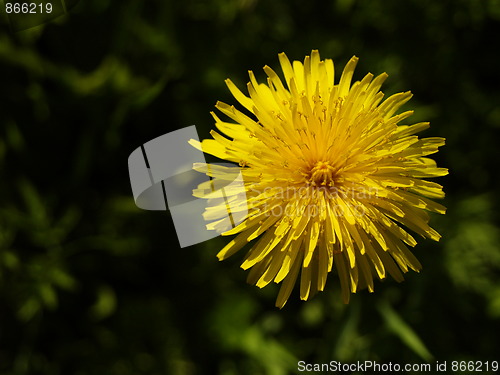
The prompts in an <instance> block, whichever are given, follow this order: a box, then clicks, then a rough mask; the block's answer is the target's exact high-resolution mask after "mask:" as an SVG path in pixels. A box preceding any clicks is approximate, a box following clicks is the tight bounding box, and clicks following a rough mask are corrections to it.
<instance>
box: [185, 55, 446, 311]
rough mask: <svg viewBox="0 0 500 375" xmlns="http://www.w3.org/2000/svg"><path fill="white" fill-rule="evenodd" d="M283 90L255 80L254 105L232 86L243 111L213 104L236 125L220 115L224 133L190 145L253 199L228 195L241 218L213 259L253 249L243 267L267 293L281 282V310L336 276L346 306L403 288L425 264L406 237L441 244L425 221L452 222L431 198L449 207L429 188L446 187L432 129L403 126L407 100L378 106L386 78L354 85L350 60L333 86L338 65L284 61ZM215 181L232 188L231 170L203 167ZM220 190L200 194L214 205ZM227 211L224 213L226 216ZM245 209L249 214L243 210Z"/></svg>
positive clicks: (211, 215) (271, 76)
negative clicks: (381, 284) (379, 287)
mask: <svg viewBox="0 0 500 375" xmlns="http://www.w3.org/2000/svg"><path fill="white" fill-rule="evenodd" d="M279 62H280V64H281V69H282V72H283V77H284V80H282V79H281V78H280V77H279V76H278V74H277V73H276V72H275V71H274V70H272V69H271V68H270V67H268V66H266V67H264V71H265V73H266V74H267V76H268V79H267V83H266V84H263V83H259V82H258V81H257V80H256V78H255V76H254V74H253V73H252V72H250V82H249V83H248V85H247V89H248V96H247V95H245V94H244V93H243V92H242V91H241V90H240V89H239V88H237V87H236V85H234V83H233V82H232V81H231V80H229V79H228V80H226V84H227V86H228V88H229V90H230V91H231V93H232V94H233V96H234V97H235V99H236V100H237V101H238V102H239V103H240V104H241V105H242V106H243V107H244V108H245V110H246V111H247V113H246V114H245V113H243V112H241V111H239V110H238V109H236V108H235V107H233V106H229V105H227V104H224V103H220V102H219V103H217V105H216V108H217V109H218V110H219V111H221V112H222V113H223V114H224V115H226V116H227V117H228V118H229V119H230V122H227V121H223V120H221V119H220V118H219V117H218V116H217V115H215V114H213V117H214V119H215V121H216V123H215V125H216V127H217V129H218V130H219V131H220V133H217V132H215V131H212V132H211V135H212V137H213V139H206V140H203V141H202V142H201V143H197V142H195V141H193V142H192V144H193V146H195V147H197V148H199V149H201V150H202V151H204V152H206V153H208V154H211V155H213V156H216V157H219V158H221V159H225V160H228V161H231V162H235V163H238V164H239V165H240V172H241V175H242V177H243V180H244V189H245V192H246V197H244V198H241V194H239V195H237V194H238V192H237V189H230V188H228V189H224V191H225V197H226V195H227V197H226V198H227V199H229V200H230V203H231V207H236V208H234V210H236V211H238V212H247V214H246V217H245V218H244V220H243V221H241V222H240V223H239V224H238V225H236V226H235V227H234V228H232V229H230V230H228V231H226V232H225V233H223V235H236V237H234V238H233V239H232V240H231V241H230V242H229V243H228V244H227V245H226V246H225V247H224V248H223V249H222V250H221V251H220V252H219V253H218V254H217V256H218V258H219V259H220V260H223V259H226V258H227V257H229V256H231V255H233V254H234V253H236V252H237V251H239V250H241V249H242V248H244V247H245V245H246V244H247V243H249V242H252V241H254V240H255V241H256V242H255V243H254V244H253V246H252V247H250V250H248V253H247V255H246V257H245V260H244V261H243V264H242V268H244V269H249V270H250V272H249V276H248V281H249V282H250V283H252V284H256V285H257V286H258V287H260V288H262V287H264V286H266V285H268V284H269V283H270V282H272V281H274V282H276V283H281V289H280V291H279V294H278V298H277V301H276V305H277V306H278V307H280V308H281V307H283V306H284V305H285V303H286V301H287V300H288V298H289V296H290V294H291V293H292V290H293V288H294V285H295V284H296V282H297V279H300V281H299V289H300V291H299V292H300V298H301V299H303V300H307V299H309V298H310V297H312V296H313V295H314V294H315V293H317V292H318V291H323V290H324V289H325V285H326V281H327V276H328V274H329V273H330V272H336V273H337V274H338V279H339V282H340V288H341V290H342V298H343V300H344V302H345V303H347V302H348V301H349V296H350V294H351V293H355V292H356V291H358V290H359V289H361V288H365V287H366V288H367V289H368V290H369V291H370V292H373V290H374V283H373V278H374V277H378V278H380V279H383V278H385V277H386V274H390V275H391V276H392V277H393V278H394V279H395V280H397V281H401V280H402V279H403V273H404V272H407V271H408V270H409V269H412V270H414V271H417V272H418V271H419V270H420V268H421V265H420V263H419V261H418V260H417V259H416V258H415V256H414V255H413V254H412V252H411V251H410V250H409V249H408V246H411V247H414V246H415V245H416V240H415V239H414V237H413V236H412V235H411V234H410V233H408V230H411V231H413V232H415V233H416V234H419V235H421V236H422V237H425V238H430V239H433V240H435V241H439V238H440V235H439V234H438V233H437V232H436V231H435V230H434V229H432V228H431V227H430V226H429V224H428V222H429V215H428V214H427V211H430V212H436V213H440V214H444V213H445V210H446V209H445V207H443V206H442V205H440V204H438V203H436V202H434V201H432V200H431V199H435V198H443V197H444V193H443V190H442V186H441V185H439V184H437V183H435V182H431V181H427V180H424V178H433V177H439V176H444V175H446V174H447V173H448V171H447V169H445V168H438V167H437V165H436V163H435V162H434V161H433V160H432V159H430V158H428V157H427V156H428V155H431V154H433V153H435V152H437V151H438V148H439V147H440V146H442V145H444V139H443V138H438V137H432V138H423V139H420V138H418V136H417V135H415V134H417V133H419V132H421V131H422V130H425V129H427V128H428V127H429V123H426V122H422V123H418V124H401V123H400V122H402V121H404V120H406V119H407V118H408V117H409V116H411V114H412V113H413V112H412V111H406V112H402V113H400V114H397V112H398V110H399V109H400V108H401V106H402V105H403V104H405V103H406V102H407V101H408V100H410V98H411V96H412V95H411V93H410V92H404V93H398V94H395V95H392V96H390V97H388V98H387V99H385V100H383V97H384V95H383V93H382V92H381V91H380V87H381V85H382V83H383V82H384V81H385V79H386V78H387V74H385V73H383V74H380V75H378V76H377V77H374V76H373V75H372V74H367V75H366V76H365V77H364V78H363V79H362V80H361V81H357V82H354V83H352V80H353V75H354V69H355V67H356V64H357V62H358V58H357V57H353V58H351V59H350V60H349V62H348V63H347V64H346V66H345V68H344V69H343V71H342V74H341V76H340V79H339V81H338V83H335V78H334V75H335V69H334V64H333V61H332V60H330V59H326V60H324V61H322V60H321V59H320V56H319V52H318V51H316V50H313V51H312V53H311V56H306V58H305V60H304V62H303V63H301V62H299V61H293V62H290V61H289V59H288V58H287V56H286V55H285V54H284V53H281V54H280V55H279ZM195 169H197V170H199V171H201V172H204V173H207V174H208V175H209V176H210V177H212V178H213V179H215V180H217V179H220V180H227V181H230V180H231V176H234V171H231V170H230V169H225V167H216V166H213V167H210V166H209V165H201V164H200V165H196V166H195ZM212 182H213V181H209V182H207V183H204V184H201V185H200V186H199V187H198V189H196V190H195V191H194V194H195V195H196V196H198V197H205V198H211V199H212V200H213V201H216V199H215V197H217V194H216V192H214V191H213V189H210V187H211V186H213V185H212ZM217 202H219V203H217V204H215V206H212V207H211V206H210V204H209V208H207V212H206V214H205V218H206V219H207V220H209V221H212V222H211V223H209V224H208V225H207V227H208V228H210V229H217V228H218V225H219V224H218V223H220V222H222V221H223V219H224V215H227V210H226V206H225V205H224V202H222V203H220V202H221V201H220V200H218V201H217ZM223 205H224V206H223ZM245 210H246V211H245Z"/></svg>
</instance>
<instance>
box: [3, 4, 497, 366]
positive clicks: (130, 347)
mask: <svg viewBox="0 0 500 375" xmlns="http://www.w3.org/2000/svg"><path fill="white" fill-rule="evenodd" d="M55 2H56V1H55V0H54V3H55ZM73 3H75V2H74V1H73ZM1 16H2V21H3V26H2V27H1V31H0V85H1V90H0V98H1V101H0V374H2V375H14V374H15V375H22V374H44V375H45V374H47V375H48V374H51V375H52V374H64V375H67V374H74V375H87V374H92V375H93V374H110V375H114V374H116V375H128V374H133V375H137V374H147V375H156V374H158V375H160V374H179V375H182V374H186V375H190V374H223V375H232V374H252V375H253V374H270V375H281V374H295V373H298V368H297V362H298V361H300V360H303V361H307V362H310V363H312V362H316V363H322V362H329V361H331V360H338V361H342V362H353V361H357V360H360V361H364V360H376V361H378V362H379V363H389V362H393V363H394V362H398V363H403V364H404V363H424V362H430V363H435V361H436V360H438V361H445V360H446V361H452V360H474V361H486V360H493V359H497V360H500V356H499V354H498V353H500V339H499V334H498V332H500V283H499V281H500V251H499V240H500V238H499V237H500V231H499V226H498V224H499V214H498V212H499V199H498V196H497V193H498V188H499V177H498V175H499V171H498V157H499V152H498V141H499V140H500V138H499V135H500V106H499V103H500V90H499V87H500V73H499V72H500V70H499V61H500V58H499V57H500V55H499V50H498V41H499V40H500V1H499V0H487V1H486V0H485V1H482V0H442V1H423V0H406V1H400V0H398V1H387V0H371V1H361V0H357V1H356V0H337V1H297V0H292V1H287V0H273V1H264V0H237V1H234V0H213V1H203V0H186V1H182V2H181V1H173V0H162V1H160V0H158V1H152V0H150V1H142V0H123V1H120V2H118V1H115V2H112V1H105V0H82V1H80V2H78V3H77V4H76V6H74V7H73V8H72V9H71V10H70V11H69V13H68V15H66V16H64V17H60V18H57V19H55V20H52V21H50V22H48V23H46V24H44V25H42V26H39V27H35V28H31V29H28V30H25V31H18V32H16V31H14V30H13V29H12V28H11V27H10V26H9V20H8V18H7V16H6V14H5V13H4V6H3V5H2V13H1ZM311 49H319V50H320V53H321V55H322V57H323V58H333V59H334V61H335V62H336V66H337V71H339V70H340V69H341V68H342V67H343V65H344V64H345V62H346V61H347V60H348V59H349V58H350V57H351V56H352V55H357V56H359V57H360V62H359V65H358V68H357V71H356V75H355V78H357V79H360V78H362V77H363V76H364V75H365V74H366V73H367V72H372V73H374V74H379V73H382V72H384V71H385V72H387V73H388V74H389V79H388V81H387V82H386V84H385V86H384V92H385V93H386V94H391V93H394V92H398V91H406V90H412V92H413V93H414V94H415V96H414V98H413V99H412V100H411V101H410V103H409V104H407V105H406V106H405V109H412V108H414V109H415V110H416V112H415V115H414V116H413V117H412V120H413V121H414V122H418V121H425V120H429V121H431V128H430V129H429V130H427V131H426V132H425V134H423V135H424V136H443V137H446V138H447V146H446V147H444V148H443V149H442V150H441V152H440V153H439V154H437V156H436V159H437V161H438V164H439V165H440V166H442V167H447V168H450V175H449V176H447V177H445V178H440V179H438V182H440V183H442V184H443V185H444V186H445V191H446V194H447V198H446V199H445V201H444V204H445V205H446V206H447V207H448V213H447V215H446V216H443V217H440V216H437V215H435V216H433V217H432V223H433V226H434V227H436V228H437V229H438V231H439V232H440V233H441V234H442V235H443V239H442V240H441V242H440V243H433V242H432V241H423V240H422V241H421V242H420V243H419V245H418V246H417V247H416V249H415V254H416V255H417V257H418V258H419V259H420V260H421V262H422V264H423V266H424V269H423V271H422V272H421V273H420V274H416V273H409V274H407V276H406V281H405V282H404V283H402V284H397V283H396V282H394V281H393V280H386V281H384V282H377V283H376V286H375V287H376V291H375V293H373V294H369V293H368V292H366V291H362V292H359V293H358V294H356V295H354V296H353V298H352V302H351V303H350V304H349V305H343V304H342V303H341V302H340V292H339V285H338V282H337V280H336V276H335V275H331V277H330V279H329V282H328V283H327V290H326V292H324V293H320V294H319V295H317V296H316V297H315V298H314V299H313V300H311V301H309V302H307V303H304V302H301V301H299V300H298V293H294V294H293V295H292V297H291V299H290V301H289V302H288V304H287V305H286V306H285V308H284V309H283V310H278V309H276V308H275V307H274V299H275V297H276V294H277V290H278V287H277V286H275V285H273V286H269V287H266V288H264V289H263V290H259V289H258V288H256V287H254V286H250V285H247V284H246V283H245V278H246V272H244V271H243V270H241V269H239V264H240V262H241V260H242V254H238V255H236V256H234V257H233V258H231V259H230V260H227V261H225V262H222V263H219V262H218V261H217V259H216V257H215V254H216V253H217V252H218V250H219V249H220V248H221V247H222V246H223V245H224V244H225V243H226V241H228V239H227V238H216V239H213V240H210V241H207V242H205V243H202V244H199V245H197V246H192V247H189V248H185V249H180V248H179V244H178V241H177V238H176V235H175V232H174V227H173V223H172V219H171V216H170V214H169V213H167V212H153V211H142V210H140V209H138V208H136V207H135V205H134V202H133V199H132V195H131V189H130V182H129V176H128V169H127V158H128V155H129V154H130V153H131V152H132V151H133V150H134V149H135V148H136V147H138V146H139V145H141V144H143V143H144V142H146V141H148V140H150V139H153V138H155V137H157V136H159V135H162V134H164V133H167V132H169V131H172V130H175V129H179V128H182V127H185V126H189V125H193V124H195V125H196V126H197V129H198V132H199V135H200V137H201V138H205V137H207V135H208V131H209V130H210V129H211V128H212V127H213V119H212V118H211V116H210V114H209V111H211V110H213V106H214V104H215V102H216V101H217V100H222V101H225V102H228V103H232V104H235V103H236V102H235V100H234V99H232V98H231V95H230V93H229V91H228V90H227V88H226V86H225V84H224V79H225V78H227V77H231V79H232V80H233V81H234V82H235V83H237V84H238V85H239V86H240V87H243V85H244V84H245V83H246V82H247V77H248V76H247V70H248V69H252V70H254V71H255V72H256V74H257V77H258V78H260V79H261V80H262V79H263V78H264V77H265V75H264V73H263V72H262V69H261V68H262V67H263V66H264V65H266V64H267V65H270V66H271V67H273V68H275V70H279V63H278V58H277V54H278V53H279V52H282V51H284V52H286V53H287V55H288V56H289V58H290V59H299V60H302V59H303V58H304V56H305V55H306V54H309V53H310V51H311ZM448 366H451V363H449V364H448ZM483 370H484V367H483Z"/></svg>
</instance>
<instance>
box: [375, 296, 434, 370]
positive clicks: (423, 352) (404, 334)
mask: <svg viewBox="0 0 500 375" xmlns="http://www.w3.org/2000/svg"><path fill="white" fill-rule="evenodd" d="M377 308H378V310H379V312H380V315H381V316H382V318H383V319H384V321H385V324H386V325H387V328H388V329H389V330H390V331H391V332H393V333H394V334H395V335H396V336H398V337H399V338H400V339H401V341H402V342H403V343H404V344H405V345H406V346H408V348H410V349H411V350H413V351H414V352H415V353H416V354H417V355H418V356H420V357H421V358H422V359H424V360H425V361H427V362H430V361H431V360H432V359H433V358H434V357H433V356H432V354H431V353H430V352H429V350H428V349H427V348H426V346H425V345H424V343H423V342H422V340H421V339H420V337H418V335H417V334H416V333H415V331H414V330H413V329H412V328H411V326H410V325H408V323H406V322H405V321H404V320H403V319H402V318H401V316H400V315H399V314H398V313H397V312H396V311H395V310H394V309H393V308H392V307H391V305H389V303H388V302H387V301H384V300H381V301H380V302H379V303H378V304H377Z"/></svg>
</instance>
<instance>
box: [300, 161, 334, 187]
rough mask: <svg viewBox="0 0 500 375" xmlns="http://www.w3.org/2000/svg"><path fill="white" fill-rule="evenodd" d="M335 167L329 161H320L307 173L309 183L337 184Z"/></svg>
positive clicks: (316, 184)
mask: <svg viewBox="0 0 500 375" xmlns="http://www.w3.org/2000/svg"><path fill="white" fill-rule="evenodd" d="M335 175H336V173H335V169H334V168H333V167H332V166H331V165H330V162H328V161H318V162H316V164H315V165H314V167H313V168H312V169H311V170H310V172H309V173H308V174H307V180H308V183H309V184H311V185H313V186H328V187H332V186H334V185H335Z"/></svg>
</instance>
